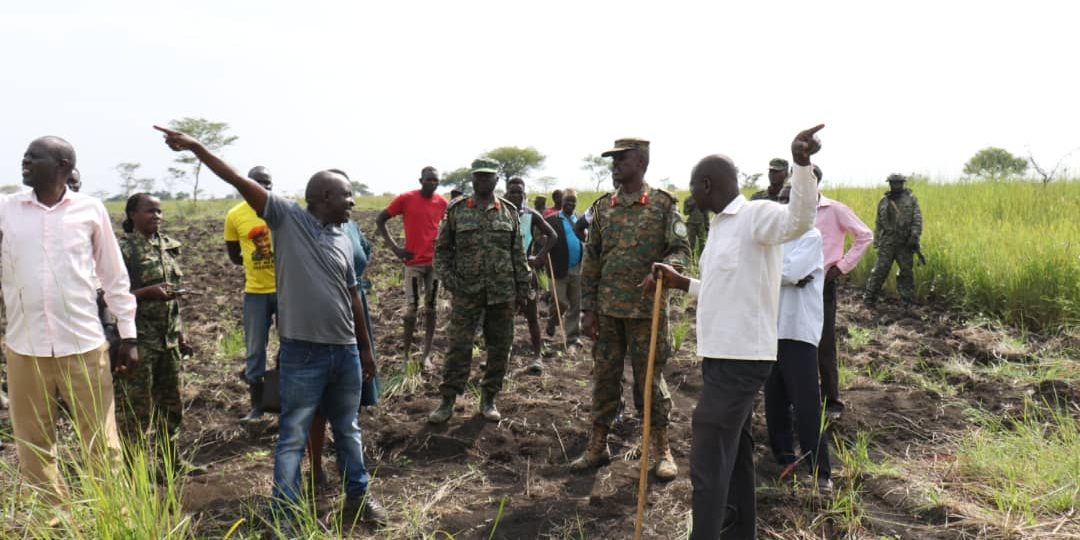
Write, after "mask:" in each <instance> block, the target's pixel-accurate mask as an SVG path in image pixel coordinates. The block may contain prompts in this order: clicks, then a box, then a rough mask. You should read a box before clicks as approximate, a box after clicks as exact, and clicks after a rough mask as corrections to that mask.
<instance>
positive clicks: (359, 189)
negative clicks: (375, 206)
mask: <svg viewBox="0 0 1080 540" xmlns="http://www.w3.org/2000/svg"><path fill="white" fill-rule="evenodd" d="M349 183H350V184H352V190H353V193H354V194H356V195H359V196H361V197H367V196H369V195H372V193H371V188H369V187H368V185H367V184H365V183H363V182H358V181H356V180H350V181H349Z"/></svg>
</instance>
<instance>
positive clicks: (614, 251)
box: [581, 184, 690, 319]
mask: <svg viewBox="0 0 1080 540" xmlns="http://www.w3.org/2000/svg"><path fill="white" fill-rule="evenodd" d="M592 216H593V217H592V222H591V223H590V224H589V225H590V227H589V243H588V244H586V246H585V262H584V266H583V268H582V273H581V309H582V310H584V311H596V312H598V313H600V314H602V315H608V316H611V317H621V318H628V319H648V318H651V317H652V297H650V296H648V295H642V294H641V289H639V288H638V284H639V283H641V280H642V279H644V278H645V276H647V275H648V274H649V272H650V271H651V270H652V263H654V262H665V263H668V264H670V265H672V266H674V267H675V268H677V269H680V270H683V269H685V267H686V263H687V261H688V260H689V257H690V242H689V241H688V240H687V239H686V224H684V223H683V219H682V216H681V215H680V214H679V207H678V204H677V202H676V199H675V196H674V195H672V194H671V193H668V192H667V191H664V190H662V189H655V188H650V187H649V185H648V184H644V185H643V187H642V189H641V191H639V192H637V193H623V191H622V190H621V189H620V190H619V191H616V192H615V193H609V194H607V195H604V196H602V197H600V198H599V199H597V200H596V202H595V203H593V205H592Z"/></svg>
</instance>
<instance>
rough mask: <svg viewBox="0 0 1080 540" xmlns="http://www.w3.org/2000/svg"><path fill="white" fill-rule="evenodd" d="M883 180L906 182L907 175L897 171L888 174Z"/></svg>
mask: <svg viewBox="0 0 1080 540" xmlns="http://www.w3.org/2000/svg"><path fill="white" fill-rule="evenodd" d="M885 181H886V182H907V177H906V176H904V175H902V174H899V173H892V174H890V175H889V177H888V178H886V179H885Z"/></svg>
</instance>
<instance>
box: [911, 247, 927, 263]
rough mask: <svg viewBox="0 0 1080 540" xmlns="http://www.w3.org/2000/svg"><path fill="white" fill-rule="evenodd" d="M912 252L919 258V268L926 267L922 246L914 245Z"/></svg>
mask: <svg viewBox="0 0 1080 540" xmlns="http://www.w3.org/2000/svg"><path fill="white" fill-rule="evenodd" d="M912 251H913V252H914V253H915V256H916V257H918V258H919V266H926V256H925V255H923V252H922V246H921V245H919V244H915V249H914V250H912Z"/></svg>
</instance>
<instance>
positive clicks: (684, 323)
mask: <svg viewBox="0 0 1080 540" xmlns="http://www.w3.org/2000/svg"><path fill="white" fill-rule="evenodd" d="M689 333H690V321H689V320H688V319H683V320H681V321H679V322H677V323H675V325H674V326H672V327H671V346H672V348H673V349H674V351H675V352H679V351H680V350H682V346H683V343H685V342H686V336H687V334H689Z"/></svg>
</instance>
